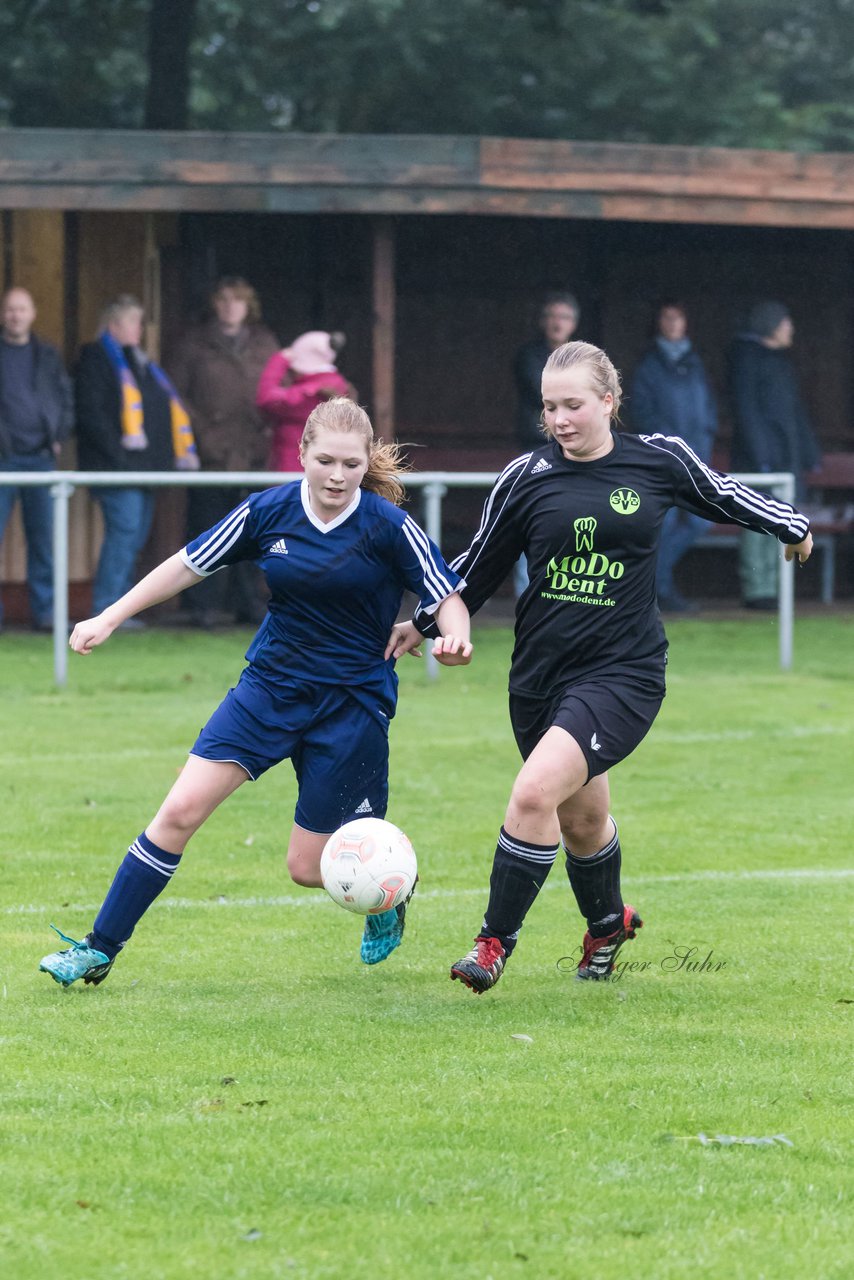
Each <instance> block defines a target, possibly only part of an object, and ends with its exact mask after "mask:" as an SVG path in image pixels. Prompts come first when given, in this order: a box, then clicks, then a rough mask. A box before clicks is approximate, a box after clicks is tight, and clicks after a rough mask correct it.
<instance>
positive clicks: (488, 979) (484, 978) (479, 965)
mask: <svg viewBox="0 0 854 1280" xmlns="http://www.w3.org/2000/svg"><path fill="white" fill-rule="evenodd" d="M506 959H507V952H506V951H505V950H504V948H503V947H502V945H501V943H500V942H499V941H498V939H497V938H484V937H483V935H482V934H478V936H477V937H476V938H475V940H474V947H473V948H472V949H471V951H470V952H469V953H468V955H467V956H463V958H462V960H458V961H457V963H456V964H452V965H451V979H452V980H456V979H459V981H460V982H464V983H465V984H466V986H467V987H469V988H470V989H471V990H472V991H474V993H475V994H476V995H481V994H482V993H483V992H484V991H488V990H489V988H490V987H494V986H495V984H496V982H497V981H498V979H499V978H500V977H501V975H502V973H503V972H504V964H505V961H506Z"/></svg>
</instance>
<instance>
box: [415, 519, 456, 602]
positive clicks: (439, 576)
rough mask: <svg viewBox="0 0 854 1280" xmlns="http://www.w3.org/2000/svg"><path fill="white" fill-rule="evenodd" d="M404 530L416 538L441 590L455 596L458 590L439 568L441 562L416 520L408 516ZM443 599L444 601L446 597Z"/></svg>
mask: <svg viewBox="0 0 854 1280" xmlns="http://www.w3.org/2000/svg"><path fill="white" fill-rule="evenodd" d="M403 529H404V532H405V533H407V535H410V534H411V536H412V538H414V539H415V541H416V542H417V543H418V544H419V545H420V546H421V548H422V555H423V559H424V561H425V562H426V563H429V564H430V566H431V567H432V570H433V572H434V573H435V574H436V580H437V582H439V583H440V584H441V588H442V590H443V591H444V593H445V595H453V593H454V592H455V591H456V590H457V588H456V587H454V586H452V584H451V580H450V579H449V578H448V577H446V575H445V574H444V573H443V571H442V570H441V568H440V567H439V562H438V561H437V559H436V557H435V556H434V554H433V549H432V547H431V546H430V539H429V538H428V537H427V534H426V533H425V532H424V530H423V529H422V528H421V526H420V525H418V524H416V523H415V521H414V520H412V519H411V518H410V517H409V516H407V517H406V519H405V520H404V522H403ZM413 545H414V544H413ZM442 598H443V599H444V596H443V597H442Z"/></svg>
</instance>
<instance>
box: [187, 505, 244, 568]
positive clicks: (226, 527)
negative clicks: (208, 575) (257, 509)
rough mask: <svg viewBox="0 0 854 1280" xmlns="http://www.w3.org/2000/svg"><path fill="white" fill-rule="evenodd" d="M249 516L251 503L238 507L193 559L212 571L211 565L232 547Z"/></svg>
mask: <svg viewBox="0 0 854 1280" xmlns="http://www.w3.org/2000/svg"><path fill="white" fill-rule="evenodd" d="M248 516H249V503H248V502H246V503H244V504H243V506H242V507H238V508H237V510H236V511H235V512H234V513H233V514H232V516H231V518H230V519H229V520H228V522H227V523H225V524H223V525H221V526H220V527H219V528H218V529H217V531H216V533H214V534H213V535H212V536H211V537H210V538H208V540H207V542H204V543H203V544H202V545H201V546H200V547H199V548H198V550H197V551H196V552H195V553H194V555H193V560H194V561H195V563H196V564H198V565H199V566H200V567H201V568H203V569H207V570H208V572H210V569H209V566H210V565H211V564H215V562H216V561H217V560H219V559H220V557H221V556H223V555H224V554H225V552H226V551H228V549H229V548H230V547H232V546H233V545H234V543H235V542H236V541H237V539H238V538H239V537H240V535H241V533H242V532H243V527H244V525H245V524H246V521H247V518H248Z"/></svg>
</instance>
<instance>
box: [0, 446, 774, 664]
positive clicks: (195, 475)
mask: <svg viewBox="0 0 854 1280" xmlns="http://www.w3.org/2000/svg"><path fill="white" fill-rule="evenodd" d="M302 478H303V476H302V472H291V471H287V472H269V471H262V472H257V471H190V472H187V471H121V472H116V471H18V472H15V471H0V485H6V486H15V487H18V486H28V487H29V486H34V485H46V486H49V487H50V493H51V497H52V498H53V668H54V679H55V682H56V684H57V685H59V686H60V687H63V686H64V685H65V684H66V683H67V679H68V505H69V501H70V499H71V495H72V494H73V493H74V490H75V489H77V488H80V487H81V486H85V487H86V488H90V489H96V488H104V487H109V488H117V487H125V488H152V489H174V488H177V487H179V486H180V487H182V488H188V487H190V486H195V485H201V486H203V487H204V486H208V487H214V486H215V487H218V488H225V487H233V488H240V489H256V490H257V489H269V488H271V487H272V486H274V485H277V484H283V483H285V482H286V481H288V480H301V479H302ZM404 478H405V481H406V487H407V489H421V490H422V491H423V494H424V529H425V532H426V533H428V534H429V535H430V537H431V538H432V539H433V541H434V542H435V543H437V545H438V546H441V545H442V500H443V499H444V497H445V495H446V494H447V492H448V490H449V489H489V488H491V487H492V485H493V484H494V483H495V479H496V477H495V475H494V473H493V472H491V471H490V472H484V471H419V472H412V473H410V474H407V475H406V476H405V477H404ZM734 478H735V479H736V480H740V481H741V482H742V483H743V484H748V485H755V486H757V487H759V488H762V489H766V490H770V491H771V492H773V493H775V494H776V495H777V496H778V497H780V498H782V499H783V501H784V502H788V503H790V504H792V503H793V502H794V497H795V477H794V476H793V475H791V474H790V473H789V472H784V471H775V472H771V473H769V474H761V473H758V472H756V473H754V472H747V473H739V474H737V475H735V476H734ZM793 570H794V562H793V561H786V560H785V559H784V558H783V554H782V548H781V551H780V576H779V589H778V593H777V600H778V631H779V655H780V666H781V668H782V669H783V670H784V671H788V670H789V669H790V668H791V666H792V659H793V652H794V646H793V631H794V625H793V624H794V608H795V593H794V574H793ZM427 666H428V671H429V672H430V674H431V675H435V674H436V663H435V660H434V659H433V658H431V657H430V656H429V654H428V664H427Z"/></svg>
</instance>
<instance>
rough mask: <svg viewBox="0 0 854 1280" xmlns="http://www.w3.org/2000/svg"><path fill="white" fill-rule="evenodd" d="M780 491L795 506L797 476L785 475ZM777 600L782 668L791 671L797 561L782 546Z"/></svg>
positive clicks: (785, 499)
mask: <svg viewBox="0 0 854 1280" xmlns="http://www.w3.org/2000/svg"><path fill="white" fill-rule="evenodd" d="M778 491H779V494H780V497H781V498H782V499H783V501H784V502H788V503H789V505H790V506H794V502H795V477H794V476H792V475H787V476H785V477H783V478H782V479H781V481H780V484H779V486H778ZM777 602H778V606H779V612H780V627H779V642H780V669H781V670H782V671H791V669H792V662H793V661H794V649H795V639H794V631H795V626H794V619H795V561H794V560H787V559H786V557H785V552H784V551H783V548H782V547H781V548H780V586H779V591H778V601H777Z"/></svg>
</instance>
